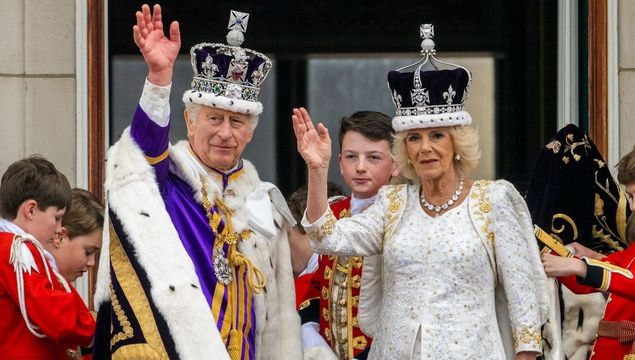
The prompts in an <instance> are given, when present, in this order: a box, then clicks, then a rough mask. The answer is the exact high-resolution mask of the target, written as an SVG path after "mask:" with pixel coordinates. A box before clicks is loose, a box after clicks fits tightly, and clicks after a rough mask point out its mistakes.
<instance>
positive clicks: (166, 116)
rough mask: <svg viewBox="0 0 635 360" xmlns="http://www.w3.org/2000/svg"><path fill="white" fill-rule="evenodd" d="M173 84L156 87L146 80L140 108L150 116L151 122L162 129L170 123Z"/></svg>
mask: <svg viewBox="0 0 635 360" xmlns="http://www.w3.org/2000/svg"><path fill="white" fill-rule="evenodd" d="M171 88H172V84H170V85H167V86H158V85H154V84H153V83H151V82H150V81H148V79H147V78H146V81H145V84H144V85H143V92H142V93H141V99H139V106H141V109H142V110H143V111H144V112H145V113H146V114H147V115H148V117H149V118H150V120H152V121H154V123H156V124H157V125H159V126H161V127H166V126H167V125H168V123H169V122H170V90H171Z"/></svg>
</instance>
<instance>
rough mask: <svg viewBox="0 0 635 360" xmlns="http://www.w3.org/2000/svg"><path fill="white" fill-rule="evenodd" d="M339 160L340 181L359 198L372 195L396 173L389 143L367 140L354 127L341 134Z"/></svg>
mask: <svg viewBox="0 0 635 360" xmlns="http://www.w3.org/2000/svg"><path fill="white" fill-rule="evenodd" d="M339 160H340V172H341V174H342V177H343V178H344V181H345V182H346V184H347V185H348V186H349V187H350V188H351V190H352V192H353V195H355V197H357V198H360V199H365V198H369V197H372V196H375V195H376V194H377V192H378V191H379V188H381V187H382V186H384V185H387V184H388V182H389V181H390V178H391V177H392V176H396V175H397V173H396V169H395V163H394V162H393V159H392V156H391V153H390V143H388V141H387V140H378V141H373V140H370V139H369V138H367V137H366V136H364V135H362V134H360V133H359V132H357V131H348V132H347V133H346V134H344V137H343V138H342V149H341V152H340V155H339Z"/></svg>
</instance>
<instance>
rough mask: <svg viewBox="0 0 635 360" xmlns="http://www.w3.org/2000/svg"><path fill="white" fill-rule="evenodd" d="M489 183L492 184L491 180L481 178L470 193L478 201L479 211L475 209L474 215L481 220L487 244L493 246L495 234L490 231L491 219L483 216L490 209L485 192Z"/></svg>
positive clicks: (490, 205) (482, 231)
mask: <svg viewBox="0 0 635 360" xmlns="http://www.w3.org/2000/svg"><path fill="white" fill-rule="evenodd" d="M491 184H492V181H491V180H481V181H479V182H477V183H475V184H474V187H475V189H474V192H473V193H472V198H473V199H477V198H478V202H479V206H478V209H479V210H480V211H475V212H474V215H475V216H476V218H477V219H478V220H480V221H481V222H482V224H483V225H482V226H481V233H483V234H486V237H487V240H488V242H489V244H490V245H491V246H492V247H493V246H494V238H495V236H494V232H492V231H490V225H491V223H492V221H491V220H490V219H489V217H488V216H485V214H487V213H489V212H490V211H492V204H491V203H490V201H489V197H488V196H487V193H488V190H487V187H489V186H490V185H491Z"/></svg>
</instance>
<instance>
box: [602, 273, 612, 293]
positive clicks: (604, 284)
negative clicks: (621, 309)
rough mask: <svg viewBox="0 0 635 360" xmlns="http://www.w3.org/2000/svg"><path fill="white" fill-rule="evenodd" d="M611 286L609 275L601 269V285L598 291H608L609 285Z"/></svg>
mask: <svg viewBox="0 0 635 360" xmlns="http://www.w3.org/2000/svg"><path fill="white" fill-rule="evenodd" d="M610 284H611V274H610V273H609V271H608V270H606V269H603V271H602V284H601V285H600V291H607V290H608V289H609V285H610Z"/></svg>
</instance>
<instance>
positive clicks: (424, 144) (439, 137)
mask: <svg viewBox="0 0 635 360" xmlns="http://www.w3.org/2000/svg"><path fill="white" fill-rule="evenodd" d="M405 142H406V151H407V152H408V159H410V161H411V162H412V167H413V168H414V171H415V173H416V174H417V176H418V177H419V179H420V180H421V182H424V181H426V180H436V179H440V178H442V177H444V176H454V173H455V172H456V169H455V168H454V154H455V153H454V140H453V139H452V135H450V131H449V130H448V128H444V127H438V128H428V129H413V130H408V132H407V134H406V138H405Z"/></svg>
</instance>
